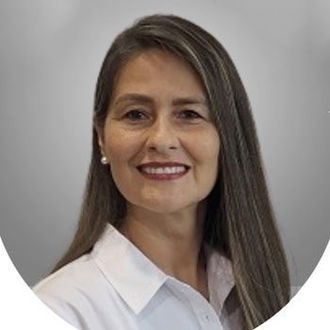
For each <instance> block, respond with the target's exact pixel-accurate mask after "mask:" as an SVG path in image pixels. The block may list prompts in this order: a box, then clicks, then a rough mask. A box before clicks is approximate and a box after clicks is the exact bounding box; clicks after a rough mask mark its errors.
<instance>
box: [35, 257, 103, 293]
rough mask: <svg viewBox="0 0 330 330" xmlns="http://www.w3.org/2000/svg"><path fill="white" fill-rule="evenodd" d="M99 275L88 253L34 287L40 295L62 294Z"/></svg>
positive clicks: (84, 284) (83, 285) (81, 285)
mask: <svg viewBox="0 0 330 330" xmlns="http://www.w3.org/2000/svg"><path fill="white" fill-rule="evenodd" d="M99 276H100V274H99V272H98V271H97V268H96V266H95V264H94V263H93V260H92V259H91V257H90V255H89V254H86V255H83V256H81V257H80V258H78V259H76V260H74V261H72V262H70V263H68V264H67V265H65V266H63V267H62V268H60V269H59V270H57V271H56V272H54V273H52V274H50V275H48V276H47V277H45V278H43V279H42V280H41V281H40V282H38V283H37V284H36V285H35V286H34V287H33V288H32V289H33V291H34V292H35V293H36V294H38V295H45V294H47V295H52V296H60V295H65V294H68V293H72V292H73V291H75V290H78V289H79V288H80V287H85V286H86V284H88V283H90V282H91V281H94V280H96V278H97V277H99Z"/></svg>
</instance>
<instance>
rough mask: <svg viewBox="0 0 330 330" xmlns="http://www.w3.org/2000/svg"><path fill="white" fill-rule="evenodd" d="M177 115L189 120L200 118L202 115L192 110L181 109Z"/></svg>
mask: <svg viewBox="0 0 330 330" xmlns="http://www.w3.org/2000/svg"><path fill="white" fill-rule="evenodd" d="M179 117H180V118H183V119H189V120H193V119H199V118H202V116H201V115H200V114H199V113H198V112H196V111H194V110H183V111H181V112H180V113H179Z"/></svg>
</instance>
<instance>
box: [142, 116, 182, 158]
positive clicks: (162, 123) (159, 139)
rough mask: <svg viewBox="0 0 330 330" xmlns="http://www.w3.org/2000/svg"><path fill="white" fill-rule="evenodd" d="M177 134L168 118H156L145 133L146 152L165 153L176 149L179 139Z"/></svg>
mask: <svg viewBox="0 0 330 330" xmlns="http://www.w3.org/2000/svg"><path fill="white" fill-rule="evenodd" d="M177 133H178V132H177V130H176V129H175V127H174V125H173V123H171V122H170V120H169V119H168V118H165V117H159V118H157V120H155V121H154V123H153V124H152V126H150V128H149V129H148V132H147V141H146V147H147V150H148V151H158V152H159V153H166V152H168V151H170V150H176V149H178V147H179V139H178V136H177Z"/></svg>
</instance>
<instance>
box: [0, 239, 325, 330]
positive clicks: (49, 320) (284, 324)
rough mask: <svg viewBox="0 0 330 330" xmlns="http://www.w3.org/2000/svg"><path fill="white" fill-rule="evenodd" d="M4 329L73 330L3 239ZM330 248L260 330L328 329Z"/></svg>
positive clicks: (0, 302) (0, 321) (0, 304)
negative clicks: (28, 278)
mask: <svg viewBox="0 0 330 330" xmlns="http://www.w3.org/2000/svg"><path fill="white" fill-rule="evenodd" d="M0 274H1V281H0V283H1V284H0V293H1V294H0V310H1V318H0V328H1V329H6V330H7V329H8V330H11V329H15V330H16V329H36V330H39V329H40V330H44V329H47V330H52V329H54V330H55V329H56V330H59V329H64V330H66V329H67V330H70V329H71V330H72V329H74V328H73V327H72V326H70V325H68V323H66V322H65V321H63V320H62V319H61V318H60V317H58V316H57V315H56V314H55V313H53V312H52V311H51V310H50V309H49V308H48V307H46V306H45V305H44V304H43V303H42V302H41V301H40V300H39V298H37V297H36V296H35V294H34V293H33V292H32V290H31V289H30V288H29V287H28V286H27V284H26V283H25V282H24V280H23V279H22V277H21V276H20V275H19V273H18V272H17V270H16V268H15V266H14V265H13V263H12V262H11V260H10V258H9V256H8V254H7V252H6V250H5V247H4V245H3V243H2V240H1V238H0ZM329 279H330V247H329V244H328V246H327V248H326V250H325V252H324V254H323V256H322V258H321V260H320V261H319V263H318V265H317V267H316V269H315V270H314V272H313V273H312V275H311V276H310V278H309V279H308V280H307V281H306V283H305V285H304V286H303V287H302V288H301V290H300V291H299V292H298V293H297V295H296V296H295V297H293V298H292V300H291V301H290V303H289V304H288V305H287V306H285V307H284V308H283V309H282V310H281V311H280V312H279V313H278V314H276V315H275V316H274V317H272V318H271V319H270V320H269V321H267V322H265V323H264V324H263V325H261V326H259V327H258V328H257V329H260V330H278V329H281V330H282V329H299V330H311V329H326V328H327V327H328V326H329V324H330V313H329V302H328V296H329V293H330V285H329Z"/></svg>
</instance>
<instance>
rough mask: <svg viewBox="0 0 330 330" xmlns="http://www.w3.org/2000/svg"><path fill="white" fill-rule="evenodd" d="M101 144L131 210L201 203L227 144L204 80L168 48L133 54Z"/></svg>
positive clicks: (123, 72)
mask: <svg viewBox="0 0 330 330" xmlns="http://www.w3.org/2000/svg"><path fill="white" fill-rule="evenodd" d="M99 144H100V147H101V150H102V152H103V154H104V155H105V156H106V157H107V159H108V160H109V163H110V170H111V173H112V176H113V179H114V182H115V183H116V185H117V187H118V189H119V191H120V192H121V193H122V195H123V196H124V197H125V198H126V200H127V201H128V203H129V206H130V207H131V208H132V207H133V208H134V207H139V208H143V209H147V210H150V211H154V212H157V213H172V212H177V211H181V210H184V209H187V208H191V207H195V206H197V204H198V203H199V202H200V201H201V200H203V199H205V197H207V195H208V194H209V193H210V191H211V190H212V188H213V186H214V184H215V181H216V178H217V172H218V157H219V148H220V141H219V135H218V133H217V131H216V128H215V126H214V124H213V122H212V121H211V118H210V114H209V110H208V107H207V104H206V97H205V94H204V91H203V87H202V84H201V82H200V80H199V78H198V77H197V75H196V74H195V73H194V71H193V70H192V69H191V67H190V66H189V65H188V64H187V63H185V62H184V61H183V60H181V59H179V58H178V57H176V56H175V55H172V54H170V53H167V52H164V51H161V50H155V49H153V50H148V51H144V52H143V53H140V54H138V55H136V56H134V57H132V58H131V59H130V60H129V61H128V62H127V63H126V64H125V66H124V67H123V68H122V70H121V71H120V74H119V77H118V81H117V84H116V87H115V90H114V92H113V97H112V102H111V104H110V105H109V112H108V116H107V118H106V122H105V126H104V140H102V139H100V138H99Z"/></svg>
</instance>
